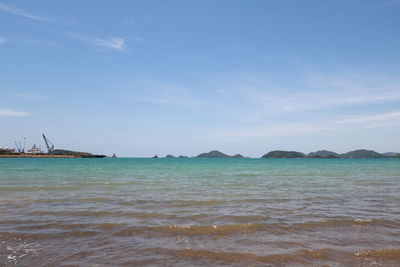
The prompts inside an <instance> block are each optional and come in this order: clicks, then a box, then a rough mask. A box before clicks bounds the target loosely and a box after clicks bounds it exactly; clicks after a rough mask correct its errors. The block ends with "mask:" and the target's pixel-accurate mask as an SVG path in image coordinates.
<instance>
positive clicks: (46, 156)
mask: <svg viewBox="0 0 400 267" xmlns="http://www.w3.org/2000/svg"><path fill="white" fill-rule="evenodd" d="M0 158H82V157H81V156H73V155H0Z"/></svg>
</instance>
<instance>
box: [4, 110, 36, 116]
mask: <svg viewBox="0 0 400 267" xmlns="http://www.w3.org/2000/svg"><path fill="white" fill-rule="evenodd" d="M29 115H30V113H28V112H25V111H18V110H12V109H1V108H0V116H4V117H25V116H29Z"/></svg>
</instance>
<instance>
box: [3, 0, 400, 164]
mask: <svg viewBox="0 0 400 267" xmlns="http://www.w3.org/2000/svg"><path fill="white" fill-rule="evenodd" d="M399 14H400V0H331V1H320V0H304V1H298V0H290V1H289V0H252V1H247V0H182V1H175V0H168V1H165V0H159V1H154V0H146V1H130V0H129V1H128V0H126V1H123V0H121V1H100V0H95V1H94V0H92V1H90V0H88V1H78V0H68V1H67V0H60V1H53V0H48V1H44V0H37V1H21V0H14V1H5V0H0V146H8V147H13V146H14V141H15V140H23V138H24V137H25V138H26V143H27V147H28V146H29V147H30V146H32V145H33V144H37V145H40V146H41V147H42V148H44V147H45V145H44V142H43V140H42V138H41V134H42V133H45V134H46V136H47V137H48V138H49V140H50V141H51V142H52V143H53V144H54V145H55V147H56V148H63V149H71V150H77V151H88V152H92V153H100V154H106V155H111V154H113V153H116V154H117V155H118V156H132V157H149V156H153V155H154V154H157V155H159V156H165V155H166V154H173V155H176V156H177V155H188V156H194V155H197V154H200V153H202V152H208V151H211V150H214V149H215V150H220V151H222V152H224V153H227V154H236V153H241V154H242V155H244V156H251V157H260V156H262V155H263V154H265V153H267V152H269V151H271V150H277V149H281V150H296V151H302V152H305V153H308V152H311V151H316V150H320V149H328V150H333V151H336V152H339V153H343V152H347V151H350V150H355V149H360V148H365V149H372V150H375V151H378V152H381V153H383V152H389V151H400V139H399V136H400V16H399Z"/></svg>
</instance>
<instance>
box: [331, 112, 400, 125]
mask: <svg viewBox="0 0 400 267" xmlns="http://www.w3.org/2000/svg"><path fill="white" fill-rule="evenodd" d="M381 122H392V123H398V124H400V111H394V112H388V113H382V114H375V115H364V116H352V117H349V118H346V119H342V120H339V121H337V123H344V124H365V123H368V124H370V123H381Z"/></svg>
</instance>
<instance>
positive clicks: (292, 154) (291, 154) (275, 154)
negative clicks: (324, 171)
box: [262, 149, 400, 159]
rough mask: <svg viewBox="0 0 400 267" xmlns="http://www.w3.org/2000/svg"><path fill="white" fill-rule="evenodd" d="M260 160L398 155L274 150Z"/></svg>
mask: <svg viewBox="0 0 400 267" xmlns="http://www.w3.org/2000/svg"><path fill="white" fill-rule="evenodd" d="M262 158H344V159H381V158H400V153H394V152H388V153H383V154H380V153H378V152H375V151H373V150H367V149H358V150H353V151H350V152H347V153H343V154H338V153H336V152H333V151H328V150H319V151H316V152H311V153H309V154H307V155H306V154H304V153H301V152H297V151H283V150H275V151H271V152H268V153H267V154H265V155H263V156H262Z"/></svg>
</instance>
